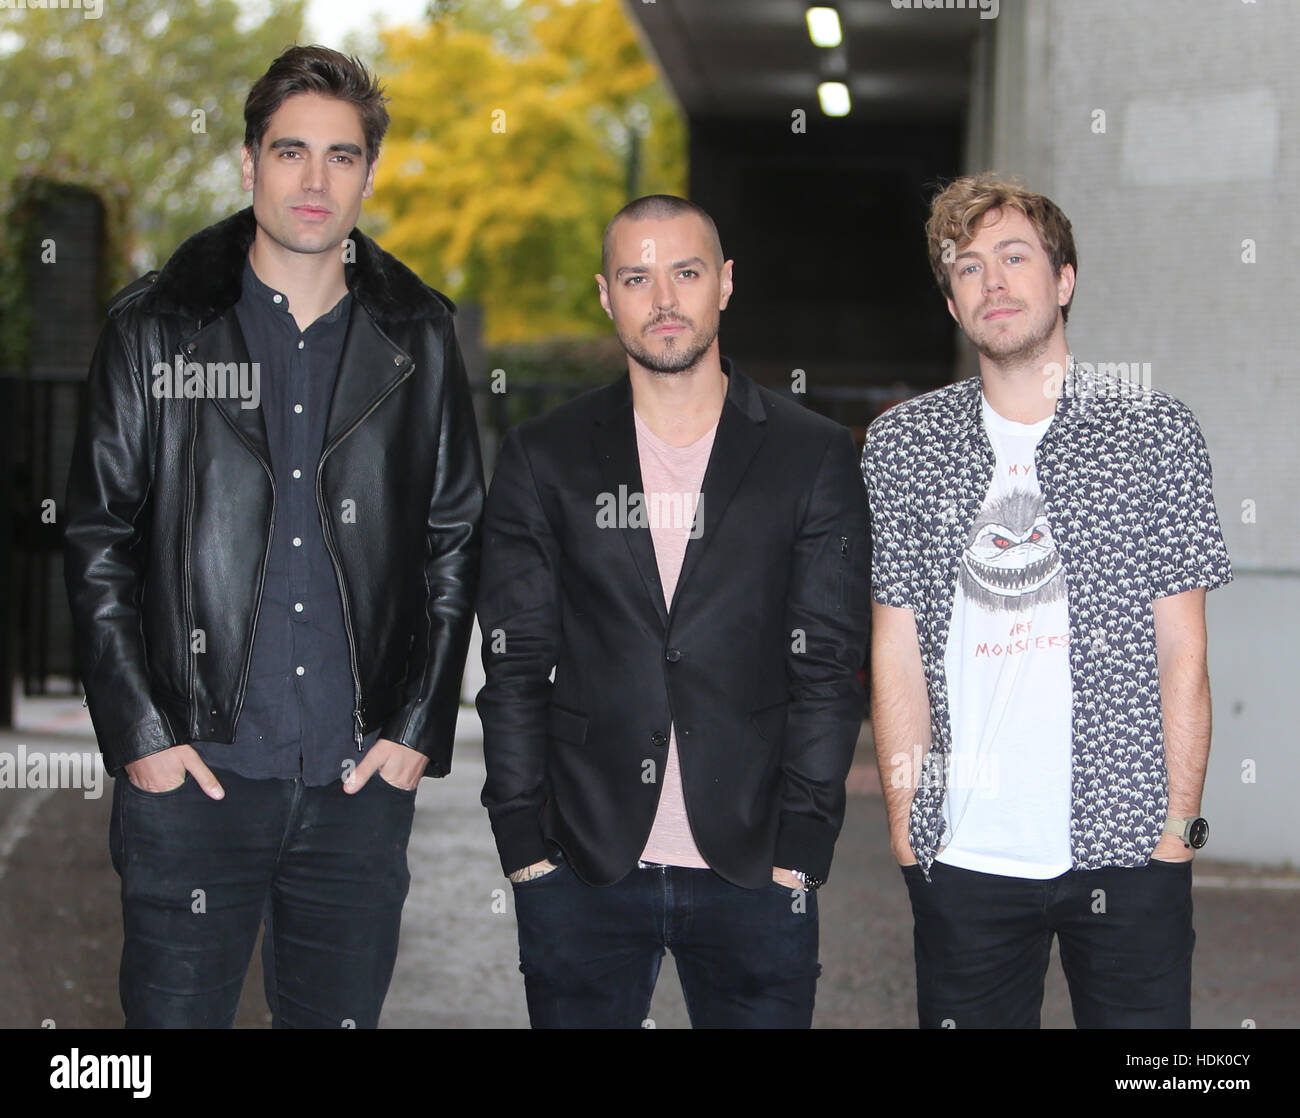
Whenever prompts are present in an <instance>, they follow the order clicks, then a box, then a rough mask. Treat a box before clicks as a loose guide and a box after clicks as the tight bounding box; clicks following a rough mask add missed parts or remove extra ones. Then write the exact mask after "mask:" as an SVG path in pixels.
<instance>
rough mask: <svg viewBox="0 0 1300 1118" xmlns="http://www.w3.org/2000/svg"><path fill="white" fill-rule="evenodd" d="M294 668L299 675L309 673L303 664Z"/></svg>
mask: <svg viewBox="0 0 1300 1118" xmlns="http://www.w3.org/2000/svg"><path fill="white" fill-rule="evenodd" d="M293 670H294V671H296V672H297V673H298V674H299V675H306V674H307V669H306V668H304V667H303V666H302V665H301V664H299V665H298V666H297V667H296V668H294V669H293Z"/></svg>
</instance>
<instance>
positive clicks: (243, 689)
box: [230, 455, 278, 737]
mask: <svg viewBox="0 0 1300 1118" xmlns="http://www.w3.org/2000/svg"><path fill="white" fill-rule="evenodd" d="M254 457H257V456H256V455H254ZM258 461H259V462H261V461H262V460H261V459H260V458H258ZM262 469H263V470H265V471H266V476H267V478H268V480H269V481H270V482H271V519H270V524H269V528H268V531H267V533H266V550H265V551H263V552H262V567H261V570H260V571H258V574H257V603H256V605H254V606H253V624H252V627H251V628H250V629H249V630H248V648H247V649H246V650H245V652H244V673H243V675H242V676H240V679H239V698H238V699H237V700H236V701H235V717H234V720H233V721H232V722H231V724H230V732H231V737H234V734H235V731H236V730H237V729H238V727H239V716H240V715H241V714H243V713H244V700H245V699H246V698H247V697H248V673H249V672H250V671H252V670H253V642H254V640H256V639H257V620H258V618H259V617H261V616H262V595H263V593H264V592H265V590H266V565H267V563H268V562H269V561H270V558H271V539H272V536H273V535H274V533H275V506H276V504H277V503H278V498H277V495H276V492H275V475H274V474H273V473H272V472H271V470H270V469H269V468H268V467H267V465H266V463H264V462H263V463H262Z"/></svg>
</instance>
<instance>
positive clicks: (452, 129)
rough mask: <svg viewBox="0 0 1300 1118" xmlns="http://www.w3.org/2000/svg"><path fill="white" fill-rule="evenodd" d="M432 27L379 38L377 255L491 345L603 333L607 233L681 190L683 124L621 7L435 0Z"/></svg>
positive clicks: (581, 0) (584, 0)
mask: <svg viewBox="0 0 1300 1118" xmlns="http://www.w3.org/2000/svg"><path fill="white" fill-rule="evenodd" d="M430 17H431V18H430V22H429V24H428V25H427V26H426V27H424V28H421V29H398V30H393V31H389V32H385V33H384V34H383V36H382V41H383V54H382V58H381V62H380V68H381V71H382V73H383V76H384V79H385V82H386V85H387V89H388V93H389V96H390V97H391V102H390V104H389V112H390V114H391V116H392V125H391V127H390V130H389V133H388V137H387V138H386V139H385V141H384V147H383V150H382V154H381V157H380V165H379V172H378V175H377V176H376V189H375V199H374V208H373V212H374V213H375V214H376V215H377V217H378V218H379V219H380V221H381V223H382V240H383V243H384V246H385V247H386V248H387V249H389V250H390V251H391V252H394V253H395V254H396V255H398V256H399V257H401V259H403V260H404V261H406V262H407V263H408V264H410V265H411V266H412V267H413V268H415V269H416V270H417V271H418V272H420V274H421V275H423V276H424V277H425V278H426V279H427V280H428V281H429V282H431V283H433V284H434V285H435V286H437V287H440V288H442V289H444V290H446V291H447V293H448V294H449V295H451V296H452V297H453V298H457V299H467V300H476V301H478V302H480V303H481V304H482V306H483V309H484V323H485V331H484V332H485V337H486V340H487V341H489V342H490V343H496V344H499V343H507V342H521V341H530V340H535V339H542V338H549V337H554V336H556V335H570V336H591V335H595V334H601V333H604V332H607V331H608V329H609V323H608V321H607V320H606V319H605V317H604V314H603V313H602V312H601V310H600V307H599V304H598V303H597V301H596V294H595V283H594V281H593V279H592V276H593V275H594V274H595V273H596V272H598V271H599V270H600V238H601V234H602V232H603V231H604V227H605V223H606V222H607V221H608V220H609V217H610V216H611V215H612V214H613V213H614V212H615V211H616V210H617V209H618V208H619V207H620V206H621V205H622V204H623V203H624V202H626V201H627V200H628V199H629V197H630V196H631V195H635V194H649V193H657V192H667V193H674V194H680V193H682V192H683V190H684V187H685V182H686V168H685V138H684V128H683V125H682V121H681V119H680V116H679V115H678V113H677V111H676V109H675V106H674V105H673V103H672V102H671V101H670V99H669V97H668V95H667V94H666V93H665V91H664V89H663V87H662V85H661V83H660V80H659V77H658V75H657V73H656V71H655V69H654V67H653V66H652V65H651V64H650V62H648V61H647V59H646V58H645V55H644V54H643V52H642V50H641V48H640V45H639V43H638V41H637V38H636V34H635V32H634V30H633V28H632V27H631V25H630V24H629V22H628V18H627V16H626V15H625V14H624V12H623V10H622V8H621V7H620V5H619V4H618V2H617V0H532V2H529V3H526V4H523V5H518V4H510V3H506V2H504V0H481V2H479V3H473V4H472V3H468V2H459V3H458V2H456V0H438V2H435V3H434V4H433V5H431V8H430ZM633 169H634V170H635V174H631V173H630V171H632V170H633ZM629 191H631V194H629Z"/></svg>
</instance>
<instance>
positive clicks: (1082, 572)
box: [862, 175, 1232, 1028]
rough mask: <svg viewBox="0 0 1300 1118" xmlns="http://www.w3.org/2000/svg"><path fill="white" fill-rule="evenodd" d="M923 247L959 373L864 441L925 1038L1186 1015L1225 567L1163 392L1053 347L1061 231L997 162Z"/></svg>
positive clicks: (1167, 1022)
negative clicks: (956, 338) (970, 350)
mask: <svg viewBox="0 0 1300 1118" xmlns="http://www.w3.org/2000/svg"><path fill="white" fill-rule="evenodd" d="M927 234H928V238H929V252H930V259H931V263H932V265H933V267H934V270H935V275H936V278H937V279H938V281H939V285H940V288H941V290H942V291H943V293H944V295H945V296H946V299H947V303H948V310H949V313H951V315H952V316H953V318H954V319H955V320H956V321H957V323H958V325H959V326H960V327H961V329H962V331H963V332H964V333H965V334H966V336H967V337H968V338H970V340H971V341H972V342H973V343H974V345H975V348H976V349H977V350H978V351H979V362H980V375H979V376H978V377H974V378H971V379H970V380H966V381H962V382H960V383H958V384H954V385H950V386H949V387H947V388H942V389H939V390H938V391H935V392H931V393H928V394H926V395H924V396H920V397H918V398H916V399H914V400H909V401H907V402H906V403H903V404H899V405H898V406H896V407H894V408H892V409H891V410H889V411H887V412H886V413H885V414H884V415H882V416H881V417H880V418H879V419H878V420H876V422H875V423H873V424H872V425H871V427H870V428H869V429H868V431H867V440H866V448H865V450H864V453H863V457H862V471H863V475H864V477H865V479H866V483H867V489H868V492H869V495H870V501H871V512H872V533H873V565H872V596H873V598H874V604H873V606H872V634H873V635H872V655H871V662H872V716H873V717H872V725H873V729H874V731H875V738H876V750H877V757H878V760H879V763H880V771H881V783H882V785H883V787H884V790H885V800H886V805H887V809H888V815H889V829H890V841H891V844H892V847H893V851H894V855H895V857H896V858H897V859H898V862H899V864H900V865H901V866H902V874H903V877H904V879H905V880H906V883H907V887H908V891H909V893H910V896H911V902H912V912H913V916H914V918H915V941H916V970H917V1007H918V1014H919V1019H920V1023H921V1025H922V1027H930V1028H938V1027H941V1026H946V1027H950V1028H952V1027H956V1028H985V1027H994V1028H1036V1027H1037V1026H1038V1023H1039V1012H1040V1008H1041V1004H1042V998H1043V977H1044V974H1045V972H1046V969H1047V963H1048V958H1049V955H1050V952H1051V945H1052V937H1053V936H1054V935H1055V936H1058V937H1059V939H1060V947H1061V962H1062V965H1063V967H1064V970H1065V974H1066V978H1067V980H1068V982H1069V985H1070V996H1071V1001H1072V1003H1073V1007H1074V1019H1075V1022H1076V1023H1077V1024H1078V1025H1079V1026H1080V1027H1081V1028H1186V1027H1188V1024H1189V1022H1190V1006H1191V959H1192V945H1193V943H1194V942H1195V935H1194V933H1193V931H1192V900H1191V859H1192V856H1193V851H1194V850H1195V849H1196V848H1198V847H1200V846H1203V845H1204V843H1205V840H1206V837H1207V834H1208V824H1206V822H1205V820H1204V819H1201V818H1200V802H1201V787H1202V784H1203V782H1204V778H1205V767H1206V760H1207V757H1208V753H1209V748H1210V687H1209V678H1208V674H1207V671H1206V661H1205V650H1206V634H1205V592H1206V590H1208V589H1213V588H1215V587H1217V586H1221V585H1223V584H1224V583H1226V582H1227V581H1228V580H1229V579H1231V577H1232V572H1231V568H1230V566H1229V563H1228V556H1227V552H1226V550H1225V548H1224V545H1223V538H1222V535H1221V534H1220V531H1219V521H1218V516H1217V514H1216V512H1215V507H1214V496H1213V492H1212V487H1211V477H1210V461H1209V457H1208V455H1207V453H1206V449H1205V442H1204V439H1203V438H1202V437H1201V432H1200V428H1199V427H1198V426H1197V423H1196V419H1195V418H1194V417H1193V415H1192V413H1191V412H1190V411H1189V410H1188V409H1187V407H1186V406H1184V405H1183V404H1181V403H1179V402H1178V401H1177V400H1175V399H1173V398H1172V397H1171V396H1167V395H1165V394H1164V393H1163V392H1156V391H1152V390H1151V389H1150V387H1149V385H1144V384H1142V383H1139V382H1138V381H1137V379H1136V378H1134V379H1129V378H1123V379H1121V378H1120V377H1119V376H1116V375H1113V374H1114V373H1118V372H1120V371H1119V370H1112V374H1111V375H1108V374H1106V373H1104V372H1103V371H1100V370H1101V367H1100V366H1099V369H1098V370H1093V369H1092V368H1091V367H1089V366H1087V365H1085V364H1084V363H1082V362H1079V361H1076V360H1075V359H1074V357H1073V356H1072V355H1071V354H1070V352H1069V349H1068V348H1067V345H1066V340H1065V314H1066V311H1067V309H1068V308H1069V305H1070V301H1071V299H1072V298H1073V295H1074V281H1075V270H1076V268H1077V263H1078V261H1077V256H1076V253H1075V248H1074V239H1073V235H1072V233H1071V231H1070V223H1069V221H1068V220H1067V219H1066V217H1065V215H1064V214H1063V213H1062V212H1061V211H1060V209H1059V207H1057V206H1056V205H1054V204H1053V203H1052V202H1051V201H1050V200H1049V199H1047V198H1045V197H1043V196H1042V195H1039V194H1033V193H1031V192H1030V191H1027V190H1025V189H1024V188H1022V187H1019V186H1017V185H1016V184H1014V183H1010V182H1005V181H1003V180H1001V179H998V178H995V177H994V176H992V175H980V176H975V177H971V178H963V179H958V180H957V181H956V182H954V183H952V184H951V185H949V186H948V187H947V188H946V189H944V190H943V191H942V192H941V193H939V194H938V195H937V196H936V198H935V199H934V202H933V205H932V209H931V214H930V220H929V223H928V225H927Z"/></svg>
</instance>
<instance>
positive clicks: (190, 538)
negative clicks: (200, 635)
mask: <svg viewBox="0 0 1300 1118" xmlns="http://www.w3.org/2000/svg"><path fill="white" fill-rule="evenodd" d="M190 350H191V352H192V351H193V346H191V347H190ZM197 413H198V402H197V401H196V402H195V403H194V405H193V406H192V407H191V408H190V437H189V445H188V446H187V447H186V448H185V456H186V461H185V467H186V470H187V472H188V484H187V485H186V487H185V489H186V492H185V572H184V578H183V579H182V580H181V581H182V584H183V585H182V589H181V593H182V594H184V595H185V620H186V621H188V622H189V629H188V631H187V632H186V633H185V643H186V645H187V646H188V649H189V654H188V655H187V656H186V657H185V663H186V665H187V666H188V668H189V676H190V678H189V680H188V681H187V682H188V688H187V690H188V691H189V693H190V725H191V726H193V727H194V729H195V730H196V731H197V732H198V733H199V734H200V735H201V734H202V733H203V731H202V728H201V727H200V726H199V689H198V683H197V676H198V665H197V664H196V663H195V662H194V657H195V656H197V655H198V653H196V652H195V651H194V596H193V595H192V594H191V593H190V571H191V567H190V555H191V552H192V549H193V542H194V444H195V443H197V442H198V440H199V421H198V414H197ZM200 740H201V739H200Z"/></svg>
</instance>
